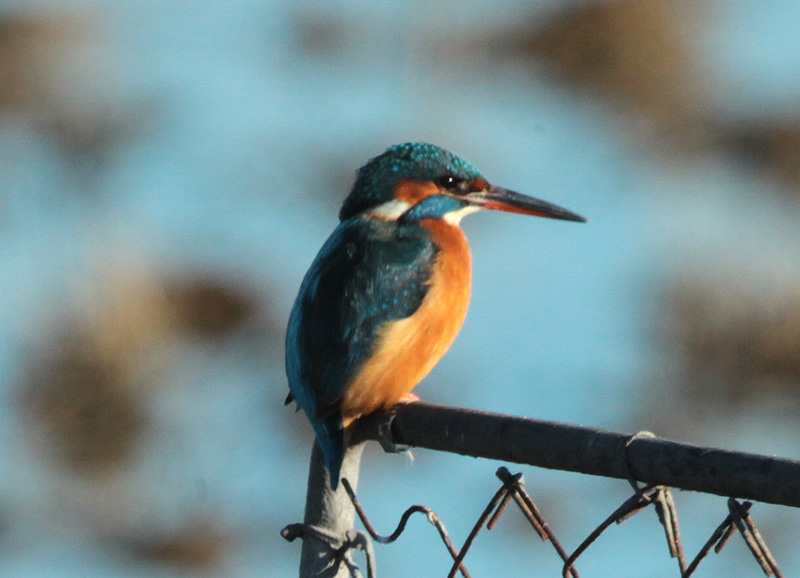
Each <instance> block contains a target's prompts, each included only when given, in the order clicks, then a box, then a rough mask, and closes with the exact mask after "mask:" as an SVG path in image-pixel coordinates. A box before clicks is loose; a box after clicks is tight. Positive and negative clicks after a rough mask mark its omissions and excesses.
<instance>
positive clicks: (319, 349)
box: [286, 218, 435, 488]
mask: <svg viewBox="0 0 800 578" xmlns="http://www.w3.org/2000/svg"><path fill="white" fill-rule="evenodd" d="M434 256H435V248H434V245H433V243H432V242H431V240H430V236H429V233H428V232H427V231H426V230H425V229H424V228H422V227H421V226H419V225H417V224H411V225H405V226H400V225H398V224H397V223H396V222H385V221H379V220H376V219H360V218H353V219H348V220H346V221H344V222H342V223H341V224H340V225H339V226H338V227H337V228H336V230H335V231H334V232H333V233H332V234H331V236H330V237H329V238H328V240H327V241H326V243H325V245H323V247H322V249H321V250H320V252H319V254H318V255H317V257H316V259H315V260H314V262H313V263H312V265H311V268H310V269H309V270H308V273H306V276H305V278H304V279H303V283H302V285H301V286H300V292H299V294H298V296H297V300H296V301H295V304H294V307H293V308H292V313H291V316H290V318H289V326H288V329H287V333H286V373H287V376H288V378H289V388H290V390H291V393H292V395H293V396H294V399H295V401H296V402H297V403H298V405H299V406H300V407H301V408H303V410H304V411H305V413H306V415H308V418H309V420H310V421H311V425H312V426H313V427H314V431H315V432H316V435H317V440H318V442H319V445H320V448H321V449H322V452H323V454H324V455H325V459H326V462H327V465H328V470H329V472H330V474H331V483H332V485H333V487H334V488H335V487H336V485H337V484H338V480H339V469H340V467H341V462H342V457H343V454H344V431H343V427H342V416H341V413H340V411H339V403H340V401H341V398H342V395H343V392H344V389H345V387H346V386H347V383H348V382H349V381H350V379H351V378H352V377H353V376H354V375H355V373H356V372H357V370H358V368H359V367H360V366H361V365H362V364H363V363H364V362H365V361H366V360H367V359H368V358H369V355H370V352H371V350H372V347H373V345H374V342H375V337H376V334H377V332H378V331H379V329H380V328H381V326H382V325H383V324H384V323H386V322H388V321H392V320H395V319H403V318H406V317H408V316H410V315H412V314H413V313H414V312H415V311H416V310H417V308H418V307H419V305H420V303H421V302H422V299H423V298H424V296H425V292H426V291H427V286H426V282H427V280H428V278H429V277H430V270H431V267H432V265H433V259H434Z"/></svg>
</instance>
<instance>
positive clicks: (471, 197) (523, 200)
mask: <svg viewBox="0 0 800 578" xmlns="http://www.w3.org/2000/svg"><path fill="white" fill-rule="evenodd" d="M479 209H494V210H499V211H508V212H511V213H521V214H524V215H536V216H539V217H549V218H553V219H563V220H567V221H581V222H583V221H585V220H586V219H584V218H583V217H581V216H580V215H577V214H575V213H573V212H571V211H568V210H567V209H564V208H561V207H559V206H557V205H553V204H551V203H548V202H546V201H542V200H539V199H535V198H533V197H529V196H527V195H521V194H519V193H515V192H513V191H509V190H508V189H503V188H501V187H497V186H494V185H491V184H489V182H488V181H487V180H486V179H485V178H484V177H483V175H481V173H480V171H478V169H476V168H475V167H473V166H472V165H471V164H469V163H468V162H466V161H465V160H463V159H461V158H459V157H457V156H456V155H454V154H453V153H451V152H449V151H446V150H444V149H443V148H440V147H437V146H435V145H432V144H428V143H420V142H414V143H405V144H398V145H394V146H393V147H391V148H389V149H388V150H386V152H384V153H383V154H381V155H379V156H377V157H374V158H373V159H371V160H370V161H369V162H368V163H367V164H366V165H364V166H363V167H361V168H360V169H359V170H358V175H357V177H356V182H355V184H354V185H353V188H352V190H351V191H350V194H349V195H348V197H347V199H345V201H344V205H342V209H341V211H340V212H339V219H341V220H342V221H344V220H346V219H349V218H351V217H355V216H359V215H364V216H368V217H373V218H379V219H384V220H402V221H419V220H422V219H436V218H442V219H447V220H448V221H450V222H452V223H454V224H457V223H458V222H459V221H460V219H461V217H463V216H464V215H466V214H468V213H471V212H474V211H477V210H479Z"/></svg>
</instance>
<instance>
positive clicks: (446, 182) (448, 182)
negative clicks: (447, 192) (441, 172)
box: [439, 175, 459, 189]
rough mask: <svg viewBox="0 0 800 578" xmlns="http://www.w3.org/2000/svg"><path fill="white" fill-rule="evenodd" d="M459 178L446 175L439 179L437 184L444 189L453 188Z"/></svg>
mask: <svg viewBox="0 0 800 578" xmlns="http://www.w3.org/2000/svg"><path fill="white" fill-rule="evenodd" d="M458 183H459V180H458V179H457V178H455V177H454V176H452V175H447V176H445V177H442V178H440V179H439V184H440V185H441V186H442V188H445V189H455V188H456V187H457V186H458Z"/></svg>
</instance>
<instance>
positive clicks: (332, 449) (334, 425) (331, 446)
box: [312, 415, 344, 490]
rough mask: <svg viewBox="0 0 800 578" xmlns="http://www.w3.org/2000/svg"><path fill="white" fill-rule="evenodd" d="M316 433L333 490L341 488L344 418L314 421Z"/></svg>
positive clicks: (337, 417)
mask: <svg viewBox="0 0 800 578" xmlns="http://www.w3.org/2000/svg"><path fill="white" fill-rule="evenodd" d="M312 423H313V426H314V431H315V432H316V434H317V443H318V444H319V447H320V449H321V450H322V455H323V456H325V465H326V466H327V467H328V473H329V474H330V479H331V488H333V489H334V490H335V489H336V488H337V487H338V486H339V473H340V471H341V469H342V460H343V459H344V427H343V426H342V418H341V417H340V416H338V415H336V416H331V417H327V418H324V419H318V420H313V422H312Z"/></svg>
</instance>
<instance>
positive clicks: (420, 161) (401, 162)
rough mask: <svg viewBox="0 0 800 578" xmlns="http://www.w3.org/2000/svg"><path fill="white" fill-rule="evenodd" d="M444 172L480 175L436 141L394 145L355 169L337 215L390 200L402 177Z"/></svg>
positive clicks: (431, 177)
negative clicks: (437, 144) (348, 192)
mask: <svg viewBox="0 0 800 578" xmlns="http://www.w3.org/2000/svg"><path fill="white" fill-rule="evenodd" d="M446 175H450V176H453V177H455V178H457V179H460V180H463V181H470V180H472V179H475V178H479V177H480V178H482V176H481V173H480V171H478V169H476V168H475V167H473V166H472V165H471V164H469V163H468V162H467V161H465V160H463V159H461V158H459V157H457V156H456V155H454V154H453V153H451V152H449V151H446V150H445V149H443V148H441V147H438V146H436V145H432V144H428V143H424V142H410V143H404V144H398V145H394V146H393V147H390V148H389V149H387V150H386V152H384V153H383V154H381V155H379V156H377V157H374V158H372V159H370V161H369V162H368V163H367V164H366V165H364V166H363V167H361V168H360V169H359V170H358V174H357V176H356V182H355V184H354V185H353V188H352V189H351V190H350V194H349V195H348V196H347V198H346V199H345V201H344V204H343V205H342V209H341V211H339V219H340V220H342V221H344V220H345V219H349V218H351V217H354V216H355V215H358V214H359V213H361V212H363V211H366V210H369V209H372V208H374V207H377V206H379V205H382V204H383V203H386V202H389V201H391V200H393V199H394V193H395V189H396V188H397V185H398V183H400V181H401V180H403V179H409V180H415V181H419V182H425V181H435V180H436V179H438V178H441V177H444V176H446Z"/></svg>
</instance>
